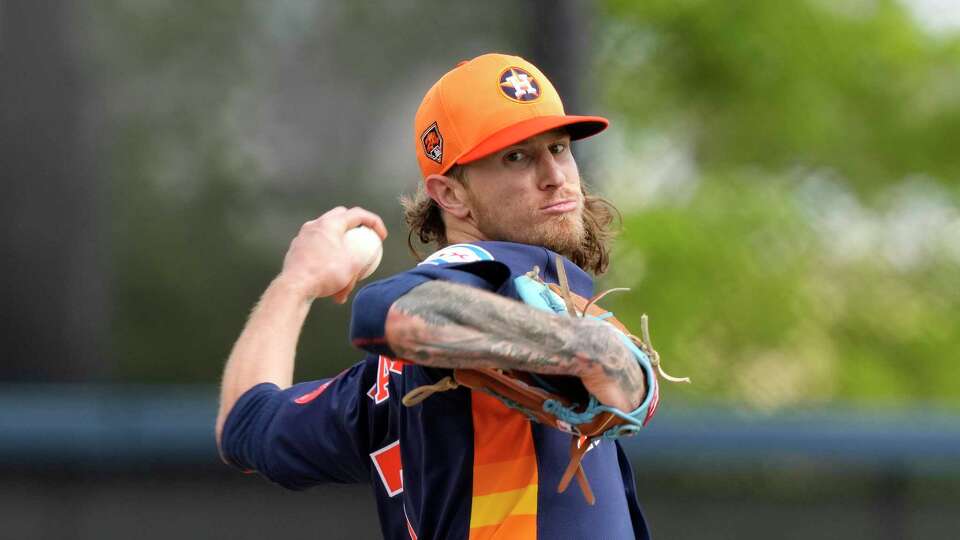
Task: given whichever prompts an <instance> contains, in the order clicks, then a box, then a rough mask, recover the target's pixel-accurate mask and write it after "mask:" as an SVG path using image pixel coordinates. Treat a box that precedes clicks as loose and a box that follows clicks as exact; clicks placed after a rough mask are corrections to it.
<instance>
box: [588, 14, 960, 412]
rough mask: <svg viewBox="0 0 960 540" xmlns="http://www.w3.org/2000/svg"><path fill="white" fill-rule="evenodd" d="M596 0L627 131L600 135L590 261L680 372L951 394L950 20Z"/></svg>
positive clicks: (927, 398) (956, 372)
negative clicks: (612, 239)
mask: <svg viewBox="0 0 960 540" xmlns="http://www.w3.org/2000/svg"><path fill="white" fill-rule="evenodd" d="M606 8H607V11H606V13H605V17H604V19H603V20H604V28H605V29H606V32H605V33H604V36H605V37H604V42H603V45H602V52H601V54H600V63H601V66H602V69H603V73H604V80H606V81H607V83H608V86H607V90H608V94H607V105H608V106H609V107H611V108H612V109H613V110H614V111H616V112H617V113H619V114H621V115H622V118H623V119H624V120H625V123H626V124H627V130H626V135H625V136H626V138H627V139H629V140H630V141H631V142H629V143H623V144H622V145H621V146H620V147H619V148H614V149H613V150H611V151H609V152H608V153H607V158H608V159H607V161H608V164H609V173H610V174H612V175H613V176H621V177H622V178H619V179H618V181H616V182H614V183H613V184H612V185H614V186H617V187H616V188H614V193H615V196H616V199H617V201H618V202H620V203H621V204H623V205H625V207H627V208H628V212H627V218H626V230H625V235H624V236H623V238H622V240H621V242H620V244H619V247H618V249H619V252H620V253H619V256H618V259H617V261H618V262H617V265H616V266H617V271H616V272H615V273H614V275H612V276H610V278H609V279H608V282H609V284H610V285H611V286H612V285H622V284H627V285H633V286H634V287H635V291H636V292H635V293H634V296H633V297H632V298H631V299H627V298H621V299H618V300H616V302H615V306H616V308H617V309H618V310H620V311H621V312H622V313H623V314H624V316H625V317H626V318H627V320H634V321H637V320H638V319H639V316H640V312H641V311H647V312H649V313H651V315H652V317H653V319H652V320H653V327H654V332H655V333H654V336H655V341H657V342H658V343H659V346H660V350H661V352H662V353H663V354H664V356H665V359H666V360H665V362H666V366H667V369H668V371H674V372H677V373H676V374H682V375H690V376H692V378H693V379H694V385H692V386H690V387H684V388H679V389H677V390H676V391H678V392H680V394H681V395H684V396H687V397H689V398H694V399H715V398H717V397H724V398H727V399H735V400H738V401H745V402H747V403H750V404H752V405H753V406H755V407H758V408H762V409H776V408H780V407H785V406H793V405H798V404H813V403H819V402H824V401H827V400H834V399H841V400H847V401H862V402H869V403H874V404H878V403H897V404H906V403H908V402H910V401H917V402H932V403H937V404H941V405H950V406H954V407H956V406H960V387H958V386H957V385H956V384H950V383H947V382H946V381H957V380H960V367H958V364H957V362H956V361H955V359H956V355H957V352H958V351H960V327H958V326H957V325H956V324H955V320H956V313H958V312H960V293H958V289H957V287H956V286H955V284H954V283H953V281H954V280H953V279H951V278H950V276H956V275H957V270H958V268H960V197H958V191H957V180H958V178H960V160H957V159H956V155H955V154H956V150H955V149H954V148H953V147H954V146H955V141H956V140H958V136H960V132H958V129H960V78H957V77H955V76H953V75H951V73H953V71H954V70H955V66H956V65H957V64H958V61H960V41H958V39H957V38H956V34H954V35H952V36H947V37H943V36H933V35H930V34H927V33H925V32H923V31H922V30H921V29H920V27H919V26H918V25H917V24H916V21H914V20H913V19H912V18H911V16H910V14H909V13H908V12H907V11H905V9H904V8H903V7H902V5H901V4H899V3H897V2H893V1H886V0H878V1H875V2H850V3H841V4H834V3H828V2H819V1H813V0H809V1H807V0H792V1H788V2H776V3H762V2H761V3H756V2H747V1H734V2H722V3H718V2H706V1H688V2H673V1H657V0H654V1H650V2H627V1H615V0H611V1H608V2H606ZM612 146H614V147H616V146H617V145H612ZM637 155H640V156H641V157H640V158H639V159H638V158H636V156H637ZM643 156H646V157H643ZM665 164H666V165H665ZM677 164H679V165H677ZM658 175H659V176H660V177H658ZM667 391H668V392H669V391H673V388H671V389H668V390H667Z"/></svg>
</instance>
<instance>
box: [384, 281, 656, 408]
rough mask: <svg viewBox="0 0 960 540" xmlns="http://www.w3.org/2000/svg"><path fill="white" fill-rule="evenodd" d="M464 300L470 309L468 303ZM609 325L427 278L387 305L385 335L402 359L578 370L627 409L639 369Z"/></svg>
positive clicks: (636, 391) (607, 400) (639, 389)
mask: <svg viewBox="0 0 960 540" xmlns="http://www.w3.org/2000/svg"><path fill="white" fill-rule="evenodd" d="M467 306H469V308H467ZM614 332H615V330H613V329H612V328H611V327H610V325H608V324H606V323H603V322H600V321H595V320H592V319H579V318H573V317H564V316H557V315H553V314H550V313H545V312H543V311H539V310H537V309H534V308H532V307H530V306H528V305H526V304H523V303H521V302H517V301H515V300H511V299H509V298H504V297H502V296H497V295H495V294H493V293H490V292H487V291H483V290H480V289H475V288H472V287H468V286H465V285H460V284H456V283H448V282H444V281H430V282H427V283H424V284H422V285H419V286H417V287H415V288H413V289H412V290H411V291H410V292H408V293H407V294H405V295H404V296H402V297H400V298H399V299H398V300H397V301H396V302H394V303H393V305H392V306H391V307H390V310H389V312H388V313H387V320H386V338H387V342H388V343H389V345H390V347H391V348H392V349H393V350H394V351H395V352H396V353H397V354H398V355H400V356H401V357H402V358H404V359H406V360H411V361H413V362H416V363H418V364H421V365H424V366H431V367H442V368H502V369H516V370H522V371H530V372H534V373H543V374H551V375H573V376H576V377H579V378H580V379H581V380H582V381H583V384H584V386H586V388H587V390H588V391H590V393H591V394H593V395H595V396H596V397H597V399H599V400H600V401H601V402H602V403H604V404H606V405H611V406H614V407H618V408H620V409H621V410H632V409H634V408H635V407H636V406H638V405H639V404H640V403H641V401H642V400H643V397H644V395H645V393H646V385H645V383H644V379H643V372H642V370H641V369H640V366H639V365H638V364H637V361H636V360H635V359H634V357H633V354H632V353H631V352H630V351H629V349H627V347H626V346H625V345H624V344H623V343H622V342H621V341H620V339H619V338H618V337H617V336H616V335H615V334H614Z"/></svg>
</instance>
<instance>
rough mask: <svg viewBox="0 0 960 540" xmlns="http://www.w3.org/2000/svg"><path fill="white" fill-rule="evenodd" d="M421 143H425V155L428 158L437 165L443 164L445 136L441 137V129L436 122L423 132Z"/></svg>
mask: <svg viewBox="0 0 960 540" xmlns="http://www.w3.org/2000/svg"><path fill="white" fill-rule="evenodd" d="M420 141H421V142H422V143H423V153H424V154H426V155H427V157H428V158H430V159H432V160H434V161H436V162H437V163H442V162H443V135H440V128H438V127H437V123H436V122H434V123H432V124H430V127H428V128H427V129H425V130H424V131H423V133H422V134H421V135H420Z"/></svg>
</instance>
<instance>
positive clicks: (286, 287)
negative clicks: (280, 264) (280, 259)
mask: <svg viewBox="0 0 960 540" xmlns="http://www.w3.org/2000/svg"><path fill="white" fill-rule="evenodd" d="M268 290H272V291H275V292H276V294H279V295H283V296H289V297H291V298H293V299H296V300H297V301H299V302H303V303H306V304H307V305H309V304H311V303H312V302H313V301H314V299H316V295H315V294H314V293H313V291H311V290H310V288H309V287H307V286H306V285H304V282H303V280H299V279H297V278H296V277H294V276H291V275H289V274H285V273H283V272H281V273H280V274H279V275H277V277H275V278H273V281H272V282H271V283H270V286H269V287H268Z"/></svg>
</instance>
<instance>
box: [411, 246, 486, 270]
mask: <svg viewBox="0 0 960 540" xmlns="http://www.w3.org/2000/svg"><path fill="white" fill-rule="evenodd" d="M492 260H493V255H491V254H490V252H489V251H487V250H485V249H483V248H482V247H480V246H474V245H472V244H454V245H452V246H447V247H445V248H443V249H441V250H440V251H437V252H436V253H434V254H433V255H431V256H429V257H427V258H426V259H424V260H423V262H421V263H420V264H435V265H438V266H439V265H442V264H462V263H468V262H475V261H492Z"/></svg>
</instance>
